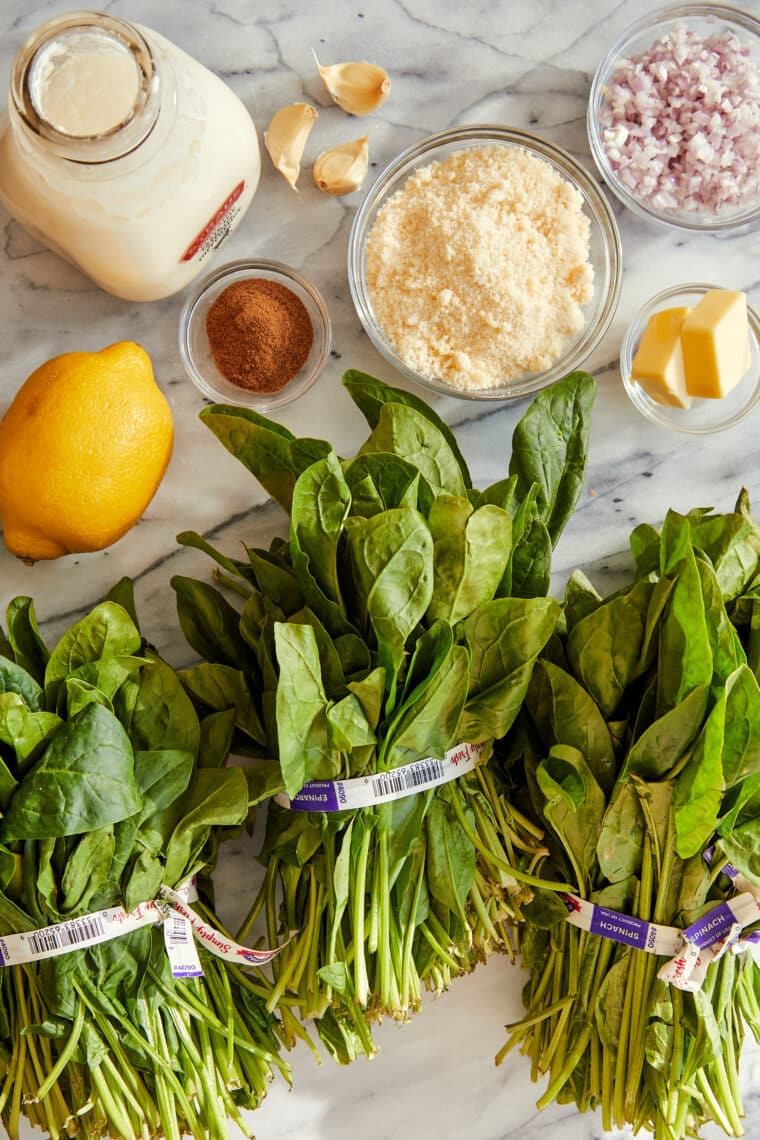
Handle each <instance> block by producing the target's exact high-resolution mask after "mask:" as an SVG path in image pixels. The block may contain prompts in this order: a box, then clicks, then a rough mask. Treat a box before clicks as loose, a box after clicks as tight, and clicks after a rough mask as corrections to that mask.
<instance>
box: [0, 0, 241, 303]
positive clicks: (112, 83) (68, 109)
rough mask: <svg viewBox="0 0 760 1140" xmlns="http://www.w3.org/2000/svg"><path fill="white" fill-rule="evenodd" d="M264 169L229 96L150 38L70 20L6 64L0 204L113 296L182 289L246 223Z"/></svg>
mask: <svg viewBox="0 0 760 1140" xmlns="http://www.w3.org/2000/svg"><path fill="white" fill-rule="evenodd" d="M260 168H261V164H260V156H259V146H258V139H257V136H256V128H255V126H254V124H253V122H252V120H251V117H250V115H249V114H248V112H247V110H246V109H245V107H244V106H243V104H242V103H241V102H240V100H239V99H238V98H237V96H236V95H235V94H234V93H233V92H232V91H231V90H230V88H229V87H228V86H227V85H226V84H225V83H223V82H222V80H221V79H219V78H218V77H217V76H215V75H213V74H212V73H211V72H210V71H208V70H207V69H206V68H204V67H202V66H201V64H199V63H198V62H197V61H196V60H194V59H192V58H191V57H190V56H188V55H186V54H185V53H184V52H183V51H181V50H180V49H179V48H177V47H175V46H174V45H173V44H171V43H169V41H167V40H165V39H164V38H163V36H160V35H159V34H158V33H157V32H154V31H151V30H149V29H147V28H142V27H138V26H135V25H131V24H128V23H127V22H126V21H124V20H120V19H117V18H115V17H113V16H106V15H102V14H100V13H96V12H76V13H72V14H70V15H68V16H64V17H59V18H57V19H54V20H51V21H49V22H48V23H47V24H45V25H43V27H42V28H40V29H38V31H37V32H36V33H35V34H34V35H33V36H32V37H31V39H30V40H29V41H27V43H26V44H25V45H24V46H23V47H22V48H21V49H20V51H19V53H18V55H17V57H16V60H15V62H14V67H13V75H12V79H11V91H10V99H9V112H8V116H7V118H6V119H5V120H4V121H3V123H2V125H1V126H0V199H2V201H3V203H4V205H5V206H6V207H7V209H8V210H9V212H10V213H11V214H13V215H14V216H15V217H16V218H17V219H18V221H19V222H20V223H21V224H22V225H23V226H24V227H25V228H26V229H27V230H29V231H30V232H31V233H33V234H34V235H35V236H37V237H38V238H39V239H40V240H41V241H43V242H44V243H45V244H46V245H48V246H50V247H51V248H52V249H54V250H55V251H56V252H58V253H60V254H61V255H62V256H63V257H66V258H67V259H68V260H69V261H71V262H73V263H74V264H75V265H76V266H78V268H80V269H81V270H82V271H83V272H84V273H86V274H87V275H88V276H89V277H91V278H92V279H93V280H94V281H95V282H96V283H97V284H98V285H100V286H101V287H102V288H103V289H106V290H107V291H108V292H110V293H114V294H116V295H117V296H119V297H124V298H126V299H128V300H134V301H149V300H154V299H157V298H159V297H164V296H167V295H169V294H171V293H174V292H176V291H177V290H179V289H181V288H183V287H184V286H185V285H186V284H187V283H188V282H189V281H190V280H192V278H193V277H195V275H196V274H197V273H198V271H199V270H200V269H201V268H202V267H203V265H204V264H205V262H206V259H207V258H208V257H209V255H210V254H211V253H212V252H213V250H214V249H215V248H216V247H217V245H219V243H220V242H221V241H222V240H223V239H224V237H225V236H226V235H227V233H229V232H230V230H232V229H233V228H234V227H235V226H236V225H237V224H238V222H239V221H240V220H241V218H242V217H243V214H244V213H245V211H246V210H247V208H248V206H249V205H250V202H251V199H252V197H253V194H254V191H255V189H256V186H257V183H258V179H259V173H260Z"/></svg>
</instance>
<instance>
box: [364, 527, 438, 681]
mask: <svg viewBox="0 0 760 1140" xmlns="http://www.w3.org/2000/svg"><path fill="white" fill-rule="evenodd" d="M348 537H349V548H350V551H351V562H352V566H353V571H354V581H355V585H356V589H357V592H358V595H359V604H360V607H361V611H362V616H363V617H364V618H365V619H368V620H369V622H370V624H371V626H372V629H373V630H374V632H375V636H376V637H377V643H378V651H379V657H380V664H381V665H382V666H384V667H385V669H386V683H389V685H390V689H391V692H394V691H395V681H396V674H397V671H398V669H399V667H400V665H401V662H402V660H403V657H404V650H405V644H406V640H407V638H408V637H409V635H410V634H411V633H412V631H413V630H414V628H415V627H416V626H417V624H418V623H419V622H420V621H421V620H422V618H423V616H424V614H425V612H426V610H427V608H428V606H429V605H430V599H431V597H432V593H433V540H432V537H431V535H430V531H429V530H428V527H427V524H426V522H425V520H424V518H423V517H422V515H420V514H419V512H417V511H415V510H412V509H411V508H410V507H397V508H395V509H394V510H390V511H384V512H383V513H382V514H380V515H374V516H373V517H372V518H370V519H357V520H355V521H354V525H353V526H352V527H351V529H350V530H349V536H348Z"/></svg>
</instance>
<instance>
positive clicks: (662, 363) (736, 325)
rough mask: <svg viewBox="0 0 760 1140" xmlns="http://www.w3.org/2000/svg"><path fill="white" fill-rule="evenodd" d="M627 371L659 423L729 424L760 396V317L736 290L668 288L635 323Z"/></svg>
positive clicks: (678, 427)
mask: <svg viewBox="0 0 760 1140" xmlns="http://www.w3.org/2000/svg"><path fill="white" fill-rule="evenodd" d="M620 374H621V376H622V379H623V385H624V387H625V390H626V392H627V394H628V396H629V397H630V400H631V402H632V403H633V405H634V407H635V408H636V409H637V410H638V411H639V412H641V414H642V415H643V416H645V417H646V418H647V419H648V420H651V422H652V423H655V424H658V425H659V426H660V427H664V428H670V429H671V430H673V431H683V432H689V433H690V434H692V435H709V434H711V433H712V432H717V431H725V430H726V429H727V428H730V427H733V426H734V425H735V424H738V423H739V422H740V421H741V420H743V419H744V417H745V416H746V415H747V413H748V412H750V411H751V410H752V409H753V408H754V407H755V405H756V404H758V403H759V402H760V317H758V315H757V313H756V312H755V311H754V310H753V309H752V308H751V307H750V305H749V304H747V301H746V297H745V295H744V293H741V292H739V291H737V290H732V289H728V288H726V287H722V286H719V285H709V284H706V283H696V284H688V285H674V286H672V287H671V288H670V289H664V290H663V291H662V292H661V293H658V294H657V295H656V296H655V297H652V299H651V300H650V301H648V302H647V304H646V305H644V307H643V308H642V309H641V310H640V312H639V313H637V315H636V317H635V318H634V319H633V320H632V321H631V323H630V325H629V326H628V329H627V330H626V334H625V336H624V338H623V343H622V345H621V348H620Z"/></svg>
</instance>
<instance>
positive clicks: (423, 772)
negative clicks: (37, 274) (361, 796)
mask: <svg viewBox="0 0 760 1140" xmlns="http://www.w3.org/2000/svg"><path fill="white" fill-rule="evenodd" d="M443 774H444V766H443V761H442V760H432V759H430V760H420V762H419V764H415V765H413V766H412V767H410V768H407V769H406V770H404V769H400V770H399V771H398V772H383V773H381V774H379V775H377V776H373V777H372V794H373V795H374V797H375V799H376V800H381V799H384V798H385V797H386V796H392V795H395V794H396V793H397V792H405V791H407V790H408V789H409V788H421V787H424V785H425V784H432V783H434V782H435V781H436V780H440V779H441V778H442V776H443Z"/></svg>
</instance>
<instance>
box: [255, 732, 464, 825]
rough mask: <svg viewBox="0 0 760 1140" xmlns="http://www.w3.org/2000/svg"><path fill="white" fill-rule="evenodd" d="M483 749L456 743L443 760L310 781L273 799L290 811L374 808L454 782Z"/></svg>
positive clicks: (431, 758)
mask: <svg viewBox="0 0 760 1140" xmlns="http://www.w3.org/2000/svg"><path fill="white" fill-rule="evenodd" d="M482 750H483V745H482V744H457V746H456V747H455V748H450V749H449V751H448V752H447V753H446V754H445V756H444V757H443V760H435V759H434V758H433V757H432V756H428V757H427V758H426V759H424V760H415V761H414V763H412V764H405V765H404V766H403V767H402V768H392V769H391V770H390V771H388V772H377V773H375V775H374V776H358V777H356V778H354V779H352V780H312V781H310V782H309V783H308V784H304V786H303V787H302V788H301V790H300V792H299V793H298V795H296V796H294V797H293V799H292V800H291V799H289V798H288V797H287V796H286V795H282V794H281V795H279V796H276V797H275V798H276V800H277V802H278V804H280V806H281V807H285V808H290V810H291V811H349V810H351V809H352V808H364V807H375V806H377V804H387V803H390V802H391V800H402V799H404V798H405V797H406V796H414V795H416V794H417V792H424V791H427V790H428V788H435V787H438V785H440V784H448V783H449V781H450V780H456V779H457V777H458V776H463V775H464V774H465V772H471V771H472V769H473V768H475V767H477V765H478V764H479V763H480V754H481V752H482Z"/></svg>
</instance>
